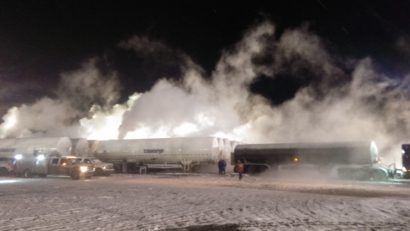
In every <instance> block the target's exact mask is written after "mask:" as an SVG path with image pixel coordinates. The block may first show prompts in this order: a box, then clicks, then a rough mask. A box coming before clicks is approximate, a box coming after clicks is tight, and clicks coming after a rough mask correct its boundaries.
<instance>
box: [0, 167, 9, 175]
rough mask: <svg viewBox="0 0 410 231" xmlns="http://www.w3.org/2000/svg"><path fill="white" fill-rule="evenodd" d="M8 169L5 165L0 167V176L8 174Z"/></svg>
mask: <svg viewBox="0 0 410 231" xmlns="http://www.w3.org/2000/svg"><path fill="white" fill-rule="evenodd" d="M8 173H9V171H8V170H7V168H5V167H1V168H0V176H6V175H8Z"/></svg>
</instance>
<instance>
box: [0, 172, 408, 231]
mask: <svg viewBox="0 0 410 231" xmlns="http://www.w3.org/2000/svg"><path fill="white" fill-rule="evenodd" d="M0 230H228V231H229V230H410V184H408V183H406V182H405V183H397V182H396V183H395V182H390V183H377V182H346V181H330V180H326V179H321V180H315V181H312V180H308V179H305V180H289V179H278V178H271V177H252V176H245V178H244V180H243V181H239V180H238V179H237V178H236V177H234V176H233V175H232V176H231V175H227V176H217V175H212V174H203V175H183V174H180V175H178V174H162V175H143V176H141V175H114V176H110V177H96V178H93V179H90V180H80V181H73V180H71V179H69V178H58V177H48V178H47V179H39V178H34V179H19V178H5V177H3V178H0Z"/></svg>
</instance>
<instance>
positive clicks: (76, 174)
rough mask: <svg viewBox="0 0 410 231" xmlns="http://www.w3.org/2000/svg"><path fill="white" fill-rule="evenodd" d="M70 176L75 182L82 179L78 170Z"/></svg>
mask: <svg viewBox="0 0 410 231" xmlns="http://www.w3.org/2000/svg"><path fill="white" fill-rule="evenodd" d="M70 176H71V179H73V180H79V179H80V174H79V172H78V171H77V170H74V171H72V172H71V174H70Z"/></svg>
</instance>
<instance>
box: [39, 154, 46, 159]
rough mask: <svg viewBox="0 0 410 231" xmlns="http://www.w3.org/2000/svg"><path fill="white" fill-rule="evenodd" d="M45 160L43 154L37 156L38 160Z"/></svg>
mask: <svg viewBox="0 0 410 231" xmlns="http://www.w3.org/2000/svg"><path fill="white" fill-rule="evenodd" d="M45 158H46V157H45V156H44V155H43V154H41V155H38V156H37V160H44V159H45Z"/></svg>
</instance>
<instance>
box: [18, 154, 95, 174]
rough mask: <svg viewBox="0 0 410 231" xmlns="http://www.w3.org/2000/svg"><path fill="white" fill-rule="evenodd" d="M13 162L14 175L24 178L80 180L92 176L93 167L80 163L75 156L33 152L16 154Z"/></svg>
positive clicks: (89, 164) (79, 159)
mask: <svg viewBox="0 0 410 231" xmlns="http://www.w3.org/2000/svg"><path fill="white" fill-rule="evenodd" d="M15 160H16V161H15V172H16V175H17V176H21V177H25V178H30V177H32V176H40V177H46V176H47V175H60V176H69V177H71V178H72V179H81V178H91V176H92V175H93V174H94V167H93V165H92V164H91V163H85V162H82V161H81V158H78V157H76V156H59V155H57V154H47V153H41V152H38V151H34V152H33V153H29V154H27V153H25V154H16V156H15Z"/></svg>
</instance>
